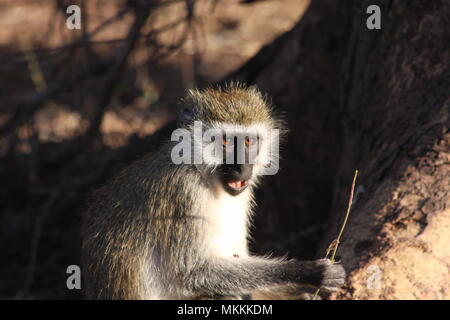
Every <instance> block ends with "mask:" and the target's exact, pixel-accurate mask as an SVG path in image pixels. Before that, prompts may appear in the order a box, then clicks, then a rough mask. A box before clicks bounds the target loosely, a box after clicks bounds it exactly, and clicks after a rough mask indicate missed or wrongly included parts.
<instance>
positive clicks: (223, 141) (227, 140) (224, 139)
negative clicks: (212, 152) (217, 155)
mask: <svg viewBox="0 0 450 320" xmlns="http://www.w3.org/2000/svg"><path fill="white" fill-rule="evenodd" d="M222 144H223V146H224V147H225V146H228V145H230V144H231V139H230V138H226V137H223V140H222Z"/></svg>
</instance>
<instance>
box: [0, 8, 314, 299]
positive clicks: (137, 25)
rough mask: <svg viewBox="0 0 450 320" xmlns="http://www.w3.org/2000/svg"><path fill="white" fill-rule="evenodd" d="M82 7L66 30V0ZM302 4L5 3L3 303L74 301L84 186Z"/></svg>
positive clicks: (0, 109)
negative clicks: (71, 278)
mask: <svg viewBox="0 0 450 320" xmlns="http://www.w3.org/2000/svg"><path fill="white" fill-rule="evenodd" d="M72 4H76V5H78V6H79V7H80V8H81V13H82V16H81V29H80V30H77V29H74V30H70V29H68V28H67V27H66V20H67V19H68V17H69V16H70V14H67V13H66V9H67V7H68V6H69V5H72ZM308 4H309V1H307V0H280V1H240V0H226V1H224V0H211V1H209V0H155V1H148V5H142V4H139V1H133V0H124V1H119V0H117V1H110V0H89V1H87V0H84V1H83V0H79V1H75V0H70V1H65V0H40V1H39V0H36V1H35V0H3V1H2V2H1V3H0V61H1V62H2V63H1V64H0V184H1V187H0V256H1V257H2V258H1V259H0V260H1V262H0V298H8V299H9V298H31V299H34V298H80V297H82V294H80V292H78V291H77V290H74V291H69V290H67V289H66V287H65V279H66V276H67V275H66V273H65V270H66V267H67V266H68V265H71V264H79V255H80V239H79V226H80V214H81V212H82V211H83V209H84V208H85V203H86V199H87V198H86V197H88V195H89V193H90V191H91V190H92V188H95V187H96V186H98V185H100V184H101V183H102V182H104V180H105V179H107V178H108V177H109V176H110V175H111V174H113V173H114V172H116V171H117V169H118V168H120V166H122V165H124V164H126V163H127V162H129V161H132V160H134V159H135V158H136V156H138V155H139V154H141V153H143V152H146V151H149V150H152V148H155V145H157V142H156V141H157V140H155V139H154V138H153V139H148V137H151V136H152V135H153V134H154V133H155V132H156V131H157V130H159V129H160V128H161V127H163V126H164V125H165V124H166V123H168V122H169V121H171V120H172V119H173V118H174V111H175V109H176V104H177V102H178V100H179V99H180V98H181V97H182V96H183V94H184V92H185V90H186V89H187V88H191V87H202V86H205V85H208V84H212V83H215V82H217V81H220V80H221V79H223V78H225V77H226V76H227V75H228V74H229V73H231V72H232V71H234V70H236V69H238V68H239V67H240V66H241V65H243V64H244V63H245V62H246V61H247V60H248V59H249V58H250V57H252V56H253V55H255V54H256V53H257V52H258V51H259V50H260V49H261V47H262V46H264V45H265V44H267V43H269V42H271V41H273V39H275V38H276V37H277V36H278V35H280V34H282V33H284V32H286V31H288V30H290V29H291V28H292V27H293V26H294V25H295V23H296V22H297V21H298V20H299V19H300V17H301V16H302V14H303V13H304V11H305V9H306V8H307V6H308Z"/></svg>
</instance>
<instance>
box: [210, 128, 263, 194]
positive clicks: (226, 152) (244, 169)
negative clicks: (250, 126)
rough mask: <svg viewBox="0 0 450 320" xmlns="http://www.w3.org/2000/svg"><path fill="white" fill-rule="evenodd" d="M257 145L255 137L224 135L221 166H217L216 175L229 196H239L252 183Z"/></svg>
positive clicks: (257, 138)
mask: <svg viewBox="0 0 450 320" xmlns="http://www.w3.org/2000/svg"><path fill="white" fill-rule="evenodd" d="M259 145H260V139H259V137H258V136H257V135H249V134H234V135H226V134H224V136H223V140H222V149H223V164H222V165H220V166H219V168H218V174H219V179H220V182H221V184H222V186H223V188H224V189H225V191H226V192H227V193H229V194H230V195H232V196H237V195H239V194H240V193H241V192H243V191H244V190H245V189H247V187H248V186H249V184H250V183H251V182H252V178H253V171H254V170H253V169H254V166H255V163H256V158H257V157H258V153H259Z"/></svg>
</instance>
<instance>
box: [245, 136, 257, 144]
mask: <svg viewBox="0 0 450 320" xmlns="http://www.w3.org/2000/svg"><path fill="white" fill-rule="evenodd" d="M256 140H257V139H255V138H250V137H245V140H244V142H245V145H246V146H251V145H253V144H255V143H256Z"/></svg>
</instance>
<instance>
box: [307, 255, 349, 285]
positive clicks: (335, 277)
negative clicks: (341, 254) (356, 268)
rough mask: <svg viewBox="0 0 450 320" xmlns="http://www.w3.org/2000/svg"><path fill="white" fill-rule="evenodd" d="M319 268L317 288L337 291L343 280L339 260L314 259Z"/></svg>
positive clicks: (342, 269) (343, 276)
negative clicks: (333, 261) (319, 275)
mask: <svg viewBox="0 0 450 320" xmlns="http://www.w3.org/2000/svg"><path fill="white" fill-rule="evenodd" d="M314 262H315V263H316V264H317V266H318V267H319V268H318V269H319V270H321V277H320V283H319V285H318V287H319V288H321V289H322V290H325V291H337V290H338V289H339V288H340V287H342V285H343V284H344V282H345V270H344V267H343V266H342V264H341V263H340V262H335V263H332V262H331V260H329V259H321V260H316V261H314Z"/></svg>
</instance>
